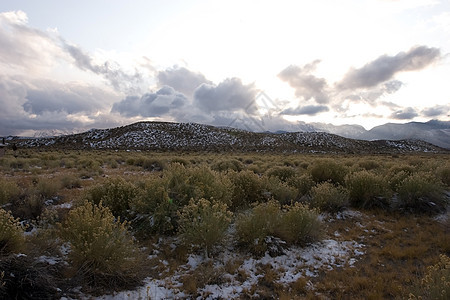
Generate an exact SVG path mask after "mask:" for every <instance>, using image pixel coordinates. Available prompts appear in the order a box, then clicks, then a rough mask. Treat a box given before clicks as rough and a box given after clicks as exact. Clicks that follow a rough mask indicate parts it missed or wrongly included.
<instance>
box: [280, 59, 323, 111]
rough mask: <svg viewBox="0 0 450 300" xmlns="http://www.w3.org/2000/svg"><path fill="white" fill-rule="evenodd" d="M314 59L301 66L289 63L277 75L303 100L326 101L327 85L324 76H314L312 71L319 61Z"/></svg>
mask: <svg viewBox="0 0 450 300" xmlns="http://www.w3.org/2000/svg"><path fill="white" fill-rule="evenodd" d="M319 62H320V61H319V60H316V61H314V62H312V63H310V64H307V65H305V66H303V67H299V66H296V65H290V66H289V67H287V68H286V69H284V70H283V71H281V73H280V74H278V77H279V78H280V79H281V80H283V81H285V82H287V83H288V84H289V85H290V86H291V87H292V88H294V89H295V96H296V97H298V98H303V99H304V100H309V99H314V100H315V101H316V102H317V103H322V104H323V103H328V102H329V97H328V93H327V89H328V85H327V82H326V80H325V79H324V78H319V77H316V76H314V75H313V74H312V72H313V71H314V70H315V69H316V65H317V64H318V63H319Z"/></svg>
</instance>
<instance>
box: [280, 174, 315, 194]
mask: <svg viewBox="0 0 450 300" xmlns="http://www.w3.org/2000/svg"><path fill="white" fill-rule="evenodd" d="M287 184H288V185H289V186H292V187H294V188H295V189H296V190H297V199H300V198H301V197H302V196H304V195H307V194H308V193H309V191H310V190H311V188H312V187H313V186H314V185H315V183H314V180H313V179H312V177H311V175H309V174H303V175H301V176H294V177H291V178H290V179H289V180H288V182H287Z"/></svg>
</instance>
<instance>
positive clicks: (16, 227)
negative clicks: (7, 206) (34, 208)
mask: <svg viewBox="0 0 450 300" xmlns="http://www.w3.org/2000/svg"><path fill="white" fill-rule="evenodd" d="M24 242H25V240H24V236H23V227H22V226H21V225H20V223H19V220H18V219H14V217H13V216H11V214H10V213H9V212H7V211H5V210H4V209H3V208H0V255H8V254H10V253H17V252H20V251H21V250H22V249H23V248H24V245H25V244H24Z"/></svg>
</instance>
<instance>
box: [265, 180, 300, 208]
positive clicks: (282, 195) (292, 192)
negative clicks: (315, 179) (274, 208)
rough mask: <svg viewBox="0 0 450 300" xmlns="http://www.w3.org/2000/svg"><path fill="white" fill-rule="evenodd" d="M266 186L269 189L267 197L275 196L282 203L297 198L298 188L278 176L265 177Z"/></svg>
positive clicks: (290, 201) (288, 202) (287, 202)
mask: <svg viewBox="0 0 450 300" xmlns="http://www.w3.org/2000/svg"><path fill="white" fill-rule="evenodd" d="M263 181H264V186H265V187H266V190H267V195H266V197H267V198H268V199H270V198H273V199H275V200H277V201H278V202H280V203H281V204H290V203H292V202H293V201H295V200H296V198H297V195H298V191H297V189H296V188H294V187H292V186H289V185H288V184H287V183H285V182H283V181H281V180H280V179H278V178H277V177H269V178H267V177H264V178H263Z"/></svg>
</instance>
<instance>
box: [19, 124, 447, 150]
mask: <svg viewBox="0 0 450 300" xmlns="http://www.w3.org/2000/svg"><path fill="white" fill-rule="evenodd" d="M16 142H17V145H18V146H19V147H41V148H62V149H111V150H152V151H218V152H223V151H244V152H247V151H257V152H300V153H404V152H448V150H446V149H443V148H440V147H438V146H435V145H432V144H430V143H427V142H423V141H419V140H396V141H389V140H376V141H367V140H358V139H351V138H346V137H342V136H339V135H336V134H331V133H326V132H282V133H271V132H252V131H247V130H243V129H236V128H231V127H215V126H212V125H204V124H198V123H175V122H160V121H158V122H153V121H141V122H136V123H132V124H129V125H124V126H120V127H115V128H109V129H91V130H89V131H86V132H83V133H77V134H70V135H63V136H57V137H47V138H31V139H23V140H17V141H16Z"/></svg>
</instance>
